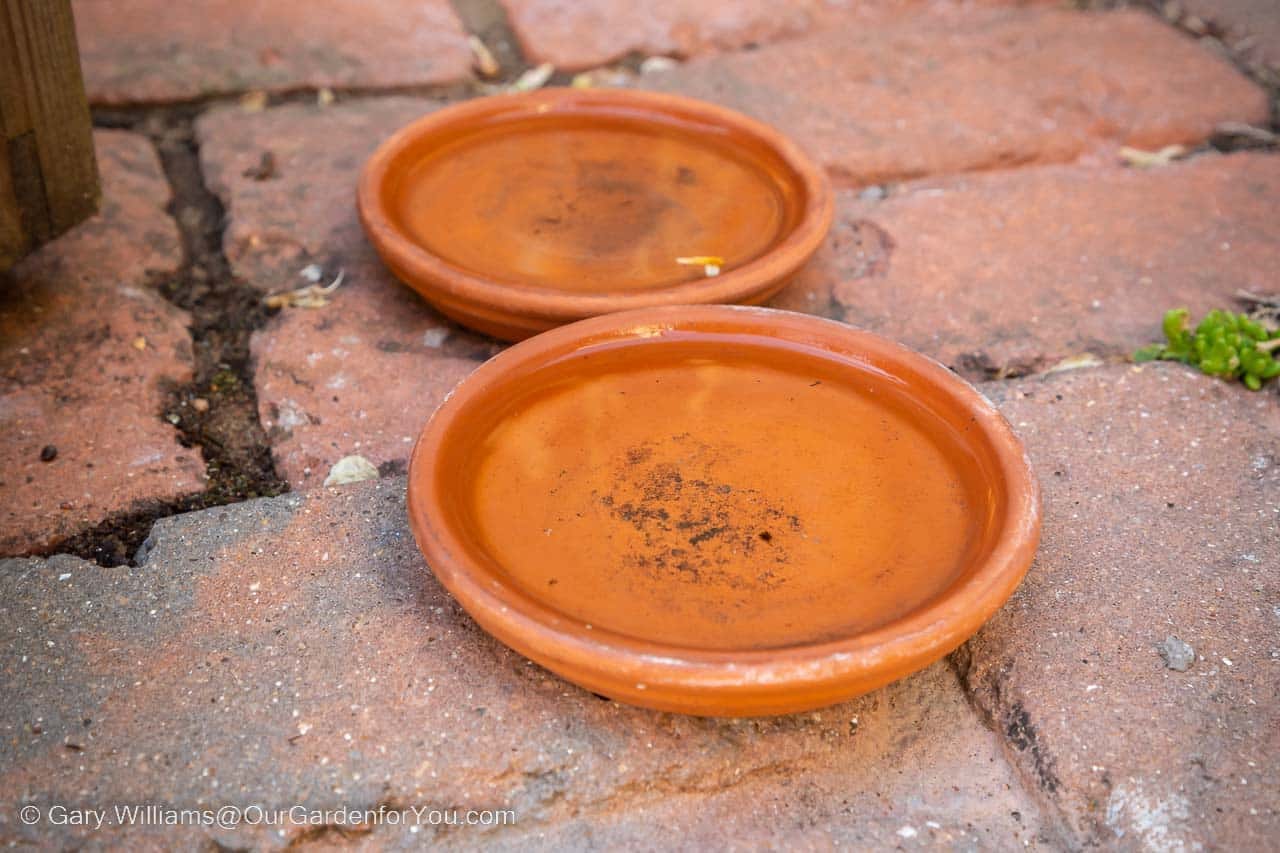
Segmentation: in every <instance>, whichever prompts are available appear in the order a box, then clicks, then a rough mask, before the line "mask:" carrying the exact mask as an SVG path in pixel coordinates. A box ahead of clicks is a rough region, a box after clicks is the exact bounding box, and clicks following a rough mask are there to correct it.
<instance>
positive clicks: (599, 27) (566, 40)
mask: <svg viewBox="0 0 1280 853" xmlns="http://www.w3.org/2000/svg"><path fill="white" fill-rule="evenodd" d="M502 5H503V6H504V7H505V8H506V10H507V16H508V18H509V19H510V21H511V26H512V29H514V30H515V33H516V35H517V36H518V37H519V39H520V44H521V47H522V48H523V49H524V53H525V56H527V57H528V58H529V59H530V61H532V62H550V63H552V64H553V65H555V66H556V67H557V68H565V69H569V70H578V69H582V68H591V67H593V66H596V65H603V64H605V63H607V62H612V61H614V60H616V59H620V58H622V57H624V56H626V55H628V54H632V53H640V54H645V55H660V56H682V57H687V56H693V55H697V54H700V53H707V52H713V51H715V50H733V49H736V48H742V47H744V46H746V45H760V44H767V43H769V42H772V41H776V40H778V39H783V38H788V37H794V36H796V35H800V34H803V33H805V32H808V31H810V30H812V29H814V28H815V27H817V26H820V25H821V23H823V22H825V21H829V20H831V19H835V20H840V19H842V18H844V19H848V20H862V21H864V22H865V21H878V20H884V19H885V18H888V17H890V16H891V15H892V14H894V13H897V12H899V11H900V10H901V9H902V8H903V7H910V6H912V5H918V4H915V3H911V2H909V0H879V2H872V3H859V4H856V5H855V6H853V7H852V8H850V7H833V6H831V5H828V4H827V3H825V2H823V0H780V2H778V1H776V0H727V2H720V3H715V4H708V3H705V2H698V0H655V2H650V3H626V2H618V0H577V2H574V0H502Z"/></svg>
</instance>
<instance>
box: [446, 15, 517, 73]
mask: <svg viewBox="0 0 1280 853" xmlns="http://www.w3.org/2000/svg"><path fill="white" fill-rule="evenodd" d="M452 5H453V11H454V12H456V13H457V14H458V18H459V19H460V20H461V21H462V26H463V27H464V28H465V29H466V31H467V32H469V33H471V34H472V35H473V36H475V37H477V38H478V39H480V41H482V42H484V44H485V47H487V48H489V51H490V53H492V54H493V58H494V59H496V60H497V61H498V67H499V68H500V69H501V70H500V71H499V75H498V76H499V78H501V79H507V80H510V79H513V78H515V77H518V76H520V74H521V73H523V72H524V70H525V69H527V68H528V67H529V63H528V62H527V61H526V60H525V57H524V52H523V51H522V50H521V48H520V40H519V39H518V38H516V34H515V30H513V29H511V22H510V21H508V20H507V12H506V10H505V9H503V8H502V4H501V3H499V2H498V0H452Z"/></svg>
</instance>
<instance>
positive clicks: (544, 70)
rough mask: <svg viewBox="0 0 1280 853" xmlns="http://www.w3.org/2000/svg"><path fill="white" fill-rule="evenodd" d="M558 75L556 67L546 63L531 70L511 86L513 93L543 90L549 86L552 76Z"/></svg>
mask: <svg viewBox="0 0 1280 853" xmlns="http://www.w3.org/2000/svg"><path fill="white" fill-rule="evenodd" d="M555 73H556V67H555V66H554V65H552V64H551V63H550V62H544V63H542V64H541V65H539V66H538V67H537V68H530V69H529V70H528V71H526V72H524V73H523V74H521V75H520V76H519V78H517V79H516V82H514V83H512V84H511V91H513V92H532V91H533V90H534V89H541V88H542V87H543V86H545V85H547V81H548V80H550V79H551V75H552V74H555Z"/></svg>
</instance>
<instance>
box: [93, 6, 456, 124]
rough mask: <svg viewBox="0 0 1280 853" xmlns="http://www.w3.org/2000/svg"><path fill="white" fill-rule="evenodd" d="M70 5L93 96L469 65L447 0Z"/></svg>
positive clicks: (287, 84) (381, 82)
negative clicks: (73, 13) (72, 9)
mask: <svg viewBox="0 0 1280 853" xmlns="http://www.w3.org/2000/svg"><path fill="white" fill-rule="evenodd" d="M73 8H74V12H75V18H76V32H77V35H78V37H79V43H80V57H81V63H82V66H83V69H84V76H85V85H86V87H87V89H88V92H89V100H90V101H91V102H93V103H96V104H134V103H145V102H152V101H175V100H189V99H194V98H200V97H205V96H208V95H217V94H224V93H228V92H241V91H245V90H249V89H265V90H270V91H287V90H291V89H303V88H315V87H321V86H330V87H335V88H339V87H340V88H386V87H393V86H421V85H429V84H442V83H454V82H457V81H459V80H462V79H464V78H466V77H467V76H468V75H469V73H470V66H471V52H470V49H469V48H468V47H467V41H466V34H465V33H464V32H463V31H462V26H461V24H460V23H459V22H458V19H457V16H456V15H455V14H454V12H453V9H452V7H451V6H450V5H449V3H448V0H308V2H306V3H289V2H259V0H183V2H180V3H172V2H166V0H130V2H128V3H116V2H112V0H75V2H74V3H73Z"/></svg>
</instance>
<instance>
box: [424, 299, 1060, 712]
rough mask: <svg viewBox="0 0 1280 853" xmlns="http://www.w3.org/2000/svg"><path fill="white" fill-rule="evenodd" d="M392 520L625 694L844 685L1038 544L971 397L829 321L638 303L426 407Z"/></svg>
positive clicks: (918, 657) (987, 590)
mask: <svg viewBox="0 0 1280 853" xmlns="http://www.w3.org/2000/svg"><path fill="white" fill-rule="evenodd" d="M409 516H410V521H411V523H412V526H413V531H414V534H415V536H416V537H417V540H418V544H419V546H420V547H421V548H422V551H423V553H424V554H425V555H426V558H427V563H428V565H430V567H431V569H432V570H433V571H434V572H435V575H436V577H437V578H439V580H440V582H441V583H443V584H444V585H445V587H447V588H448V589H449V591H450V592H452V593H453V595H454V596H455V597H456V598H457V599H458V601H459V602H461V604H462V606H463V607H465V608H466V610H467V611H468V612H469V613H470V614H471V615H472V616H473V617H474V618H475V619H476V621H477V622H479V623H480V625H481V626H483V627H484V628H485V629H486V630H487V631H489V632H490V633H491V634H493V635H494V636H495V637H497V638H498V639H500V640H501V641H503V642H504V643H506V644H507V645H509V646H511V647H512V648H514V649H516V650H517V651H519V652H521V653H522V654H525V655H527V656H528V657H530V658H532V659H533V660H535V661H537V662H538V663H541V664H542V665H543V666H545V667H547V668H548V669H550V670H552V671H554V672H556V673H559V674H560V675H562V676H563V677H565V678H567V679H568V680H570V681H572V682H574V683H576V684H579V685H581V686H583V687H586V688H587V689H589V690H593V691H595V692H597V693H602V694H605V695H607V696H610V697H613V698H615V699H618V700H619V701H623V702H629V703H632V704H636V705H645V706H648V707H652V708H659V709H663V710H669V711H679V712H684V713H690V714H702V715H716V716H740V715H758V714H777V713H784V712H790V711H799V710H803V709H807V708H816V707H819V706H823V705H827V704H831V703H834V702H838V701H840V700H843V699H846V698H849V697H851V696H855V695H857V694H860V693H863V692H866V691H868V690H871V689H873V688H875V687H879V686H880V685H883V684H885V683H887V682H889V681H892V680H894V679H896V678H900V677H902V676H904V675H906V674H908V673H910V672H913V671H915V670H918V669H920V668H922V667H924V666H925V665H927V664H929V663H930V662H932V661H934V660H937V659H938V658H940V657H941V656H943V655H944V654H946V653H947V652H949V651H951V650H952V649H954V648H956V646H958V645H959V644H960V643H962V642H963V641H964V640H965V639H966V638H967V637H969V636H970V635H971V634H973V633H974V632H975V631H976V630H977V629H978V627H979V626H980V625H982V623H983V622H984V621H986V619H987V618H988V617H990V616H991V615H992V614H993V613H994V612H995V611H996V610H997V609H998V608H999V607H1000V606H1001V604H1002V603H1003V602H1004V601H1005V600H1006V599H1007V598H1008V597H1009V595H1010V594H1011V593H1012V592H1013V590H1014V588H1015V587H1016V586H1017V585H1018V583H1019V581H1020V580H1021V579H1022V576H1023V575H1024V573H1025V572H1026V571H1027V567H1028V566H1029V565H1030V563H1031V559H1032V556H1033V555H1034V553H1035V550H1036V546H1037V543H1038V541H1039V531H1040V501H1039V488H1038V485H1037V483H1036V480H1035V477H1034V475H1033V474H1032V471H1031V468H1030V466H1029V465H1028V462H1027V460H1026V458H1025V456H1024V454H1023V450H1022V446H1021V444H1020V443H1019V441H1018V439H1017V438H1016V437H1015V436H1014V434H1013V432H1012V431H1011V430H1010V428H1009V425H1008V424H1007V423H1006V422H1005V421H1004V419H1003V418H1002V417H1001V416H1000V414H999V413H998V412H997V411H996V410H995V409H994V408H992V406H991V405H990V404H989V403H988V402H987V401H986V400H985V399H983V397H982V396H981V395H979V394H978V393H977V392H976V391H974V390H973V388H971V387H970V386H969V385H967V384H965V383H964V382H963V381H962V380H960V379H958V378H957V377H956V376H955V375H954V374H952V373H951V372H949V371H948V370H946V369H945V368H943V367H941V366H939V365H938V364H936V363H935V362H933V361H931V360H929V359H927V358H925V357H923V356H920V355H917V354H915V353H913V352H911V351H909V350H906V349H904V348H903V347H901V346H898V345H897V344H894V343H891V342H889V341H887V340H884V339H883V338H880V337H877V336H875V335H872V334H869V333H867V332H860V331H856V330H854V329H851V328H849V327H847V326H844V325H841V324H838V323H834V322H831V321H827V320H821V319H817V318H814V317H809V316H806V315H801V314H793V313H790V312H785V311H775V310H769V309H764V308H743V307H734V306H697V307H683V308H655V309H645V310H640V311H631V312H625V313H621V314H612V315H609V316H605V317H597V318H594V319H590V320H584V321H582V322H579V323H575V324H573V325H571V326H565V327H563V328H560V329H556V330H554V331H551V332H547V333H545V334H542V335H539V336H538V337H536V338H532V339H530V340H528V341H525V342H524V343H521V344H518V345H516V346H515V347H512V348H511V349H508V350H507V351H505V352H503V353H501V354H500V355H498V356H497V357H495V358H493V359H492V360H490V361H489V362H487V363H486V364H484V365H482V366H481V367H480V368H479V369H478V370H476V371H475V372H474V373H473V374H471V376H469V377H468V378H467V379H466V380H464V381H463V382H462V383H461V384H459V385H458V387H457V388H456V389H455V390H454V392H453V394H452V395H451V396H450V397H449V399H448V400H446V401H445V403H444V404H443V405H442V406H441V407H440V409H439V410H438V411H437V412H436V413H435V415H434V417H432V419H431V421H430V423H428V424H427V427H426V429H425V430H424V431H423V433H422V436H421V437H420V438H419V440H418V443H417V446H416V447H415V449H414V453H413V458H412V461H411V463H410V466H409Z"/></svg>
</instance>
